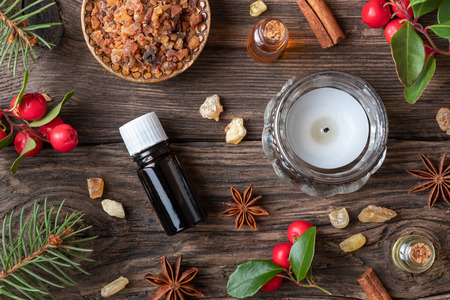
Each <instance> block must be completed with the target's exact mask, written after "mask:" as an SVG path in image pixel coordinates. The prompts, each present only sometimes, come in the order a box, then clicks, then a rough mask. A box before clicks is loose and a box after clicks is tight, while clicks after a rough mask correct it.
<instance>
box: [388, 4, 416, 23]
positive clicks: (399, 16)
mask: <svg viewBox="0 0 450 300" xmlns="http://www.w3.org/2000/svg"><path fill="white" fill-rule="evenodd" d="M400 1H403V3H404V4H405V6H406V7H407V8H408V9H407V11H408V15H409V16H410V17H411V19H414V12H413V10H412V7H410V6H409V0H398V2H400ZM391 2H393V3H394V2H396V1H394V0H391ZM399 4H400V3H399ZM391 6H392V13H393V14H394V13H396V12H398V14H396V15H395V16H396V17H398V18H400V19H406V16H405V14H404V12H403V9H398V8H397V6H395V5H391Z"/></svg>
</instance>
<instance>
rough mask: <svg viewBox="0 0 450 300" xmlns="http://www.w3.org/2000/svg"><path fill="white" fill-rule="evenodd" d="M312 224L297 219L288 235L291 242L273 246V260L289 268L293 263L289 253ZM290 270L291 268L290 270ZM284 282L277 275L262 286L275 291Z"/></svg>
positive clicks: (264, 288)
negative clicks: (290, 261) (290, 260)
mask: <svg viewBox="0 0 450 300" xmlns="http://www.w3.org/2000/svg"><path fill="white" fill-rule="evenodd" d="M311 227H312V225H311V223H309V222H306V221H295V222H293V223H292V224H291V225H290V226H289V228H288V230H287V236H288V239H289V242H290V243H281V244H278V245H276V246H275V247H273V250H272V261H273V262H274V263H276V264H277V265H279V266H280V267H283V268H285V269H289V268H290V267H291V264H290V263H289V254H290V253H291V248H292V244H294V243H295V241H296V240H297V239H298V238H299V237H300V236H301V235H302V234H303V233H304V232H305V231H306V230H308V229H309V228H311ZM288 271H289V270H288ZM282 282H283V277H280V276H275V277H274V278H272V279H271V280H269V281H268V282H267V283H266V284H265V285H263V286H262V287H261V290H263V291H266V292H271V291H275V290H276V289H278V288H279V287H280V286H281V283H282Z"/></svg>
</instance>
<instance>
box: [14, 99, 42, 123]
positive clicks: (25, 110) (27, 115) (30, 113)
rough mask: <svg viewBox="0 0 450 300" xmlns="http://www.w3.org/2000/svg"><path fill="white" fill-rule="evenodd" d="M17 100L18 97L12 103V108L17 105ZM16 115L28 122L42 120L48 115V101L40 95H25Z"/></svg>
mask: <svg viewBox="0 0 450 300" xmlns="http://www.w3.org/2000/svg"><path fill="white" fill-rule="evenodd" d="M16 99H17V97H15V98H14V99H13V100H12V101H11V108H13V107H14V105H15V104H16ZM15 113H16V114H17V115H18V116H19V117H22V118H24V119H25V120H27V121H36V120H40V119H42V117H43V116H45V114H46V113H47V101H45V98H44V97H43V96H42V95H41V94H38V93H34V94H25V95H23V97H22V101H20V104H19V105H18V106H17V107H16V109H15Z"/></svg>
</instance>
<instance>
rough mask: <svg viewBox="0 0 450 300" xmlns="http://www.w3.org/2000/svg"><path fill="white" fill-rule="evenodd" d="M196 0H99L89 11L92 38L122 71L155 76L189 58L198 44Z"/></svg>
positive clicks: (200, 16)
mask: <svg viewBox="0 0 450 300" xmlns="http://www.w3.org/2000/svg"><path fill="white" fill-rule="evenodd" d="M197 4H198V0H189V1H188V0H172V1H156V0H127V1H119V0H99V1H95V4H94V8H93V10H92V12H91V18H90V20H91V26H92V29H93V32H92V33H91V34H90V38H91V40H92V42H94V43H95V45H96V46H98V48H99V49H100V50H101V51H102V52H104V53H105V54H107V55H110V56H111V61H112V63H113V64H115V65H120V66H122V68H123V70H124V71H131V72H137V71H148V72H150V71H151V72H152V73H153V74H155V75H157V76H159V75H158V74H161V72H162V71H163V70H165V71H169V72H170V71H174V70H175V69H176V68H177V62H179V61H183V60H187V61H189V60H190V57H191V56H192V53H193V52H195V51H196V50H197V48H198V46H199V45H200V39H199V37H198V36H197V35H196V28H197V25H198V24H200V23H201V22H202V21H203V16H202V15H201V14H199V13H198V11H197Z"/></svg>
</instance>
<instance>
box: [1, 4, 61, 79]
mask: <svg viewBox="0 0 450 300" xmlns="http://www.w3.org/2000/svg"><path fill="white" fill-rule="evenodd" d="M43 1H45V0H36V1H34V2H32V3H30V4H29V5H27V6H26V7H24V8H22V9H20V6H21V3H22V0H14V1H13V3H12V4H10V5H8V3H10V2H11V1H8V0H0V45H1V47H0V66H1V65H2V64H3V62H4V61H5V59H6V57H7V56H8V53H9V56H8V58H7V59H8V68H10V67H11V65H12V67H13V74H14V77H15V76H16V69H17V63H18V60H19V57H22V62H23V65H24V68H25V69H26V68H27V63H28V59H29V58H31V59H32V60H33V61H36V54H35V52H34V50H33V46H34V45H35V44H36V43H37V42H38V41H40V42H41V43H42V44H44V45H45V46H46V47H48V48H51V47H53V44H50V43H48V42H47V41H45V40H44V39H43V38H42V37H40V36H39V35H37V34H36V33H35V32H34V31H35V30H38V29H43V28H50V27H52V26H56V25H61V23H46V24H37V25H28V20H29V19H30V18H32V17H34V16H36V15H38V14H39V13H41V12H43V11H45V10H46V9H47V8H49V7H50V6H52V5H54V4H55V3H54V2H53V3H50V4H48V5H45V6H43V7H41V8H38V9H36V10H33V7H34V6H36V5H38V4H39V3H42V2H43ZM19 53H20V54H21V55H19Z"/></svg>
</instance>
